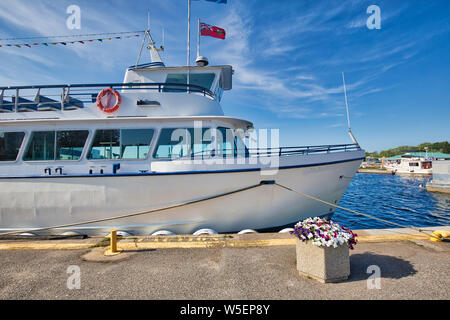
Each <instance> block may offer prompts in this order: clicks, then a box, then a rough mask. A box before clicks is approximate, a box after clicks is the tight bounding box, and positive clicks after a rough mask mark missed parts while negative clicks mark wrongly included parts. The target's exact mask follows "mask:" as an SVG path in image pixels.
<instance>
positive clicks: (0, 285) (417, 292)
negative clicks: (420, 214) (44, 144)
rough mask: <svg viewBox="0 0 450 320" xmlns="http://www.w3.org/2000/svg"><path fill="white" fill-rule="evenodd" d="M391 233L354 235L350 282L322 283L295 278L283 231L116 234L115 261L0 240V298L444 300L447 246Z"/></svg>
mask: <svg viewBox="0 0 450 320" xmlns="http://www.w3.org/2000/svg"><path fill="white" fill-rule="evenodd" d="M433 229H434V230H436V229H437V228H433ZM438 229H440V230H450V228H449V227H439V228H438ZM392 230H394V231H392ZM392 230H391V231H389V230H378V231H377V230H365V231H362V230H359V231H357V233H358V234H359V235H360V236H359V240H360V241H359V243H358V244H357V245H356V246H355V249H354V250H351V251H350V265H351V275H350V278H349V279H348V280H347V281H344V282H340V283H327V284H322V283H319V282H317V281H315V280H312V279H309V278H306V277H303V276H300V275H299V274H298V272H297V270H296V253H295V242H293V243H294V244H293V243H292V236H290V235H289V234H270V233H267V234H256V235H255V234H250V235H218V236H202V237H192V236H174V237H165V238H164V237H156V238H155V237H144V238H136V237H132V238H124V239H122V240H121V241H119V244H118V247H119V248H121V249H122V250H123V251H122V253H120V254H118V255H114V256H105V255H104V252H105V250H107V249H108V247H107V242H105V241H101V240H102V239H99V238H89V239H84V240H82V239H77V240H73V239H66V240H46V241H23V240H0V261H1V266H2V267H1V269H0V299H133V300H134V299H193V300H196V299H206V300H210V299H240V300H241V299H242V300H246V299H287V300H290V299H295V300H305V299H319V300H324V299H327V300H328V299H350V300H356V299H437V300H449V299H450V277H449V276H448V270H450V242H448V241H443V242H430V241H429V240H428V239H427V238H428V237H427V236H425V235H422V234H417V233H416V232H414V231H406V230H399V229H392ZM399 232H400V233H401V234H400V235H399ZM399 237H400V238H399ZM55 241H56V242H55ZM21 243H22V245H21ZM25 243H28V244H29V246H28V247H27V246H24V244H25ZM32 244H33V245H32ZM39 244H41V245H39ZM75 244H77V245H78V247H77V246H75ZM46 246H47V247H46ZM51 246H53V248H51V249H49V247H51ZM374 266H375V267H374ZM377 268H379V269H377ZM373 270H379V271H380V278H379V282H378V283H377V281H375V280H374V279H373V277H374V271H373ZM78 275H79V277H78ZM75 277H76V278H75ZM78 279H79V282H78Z"/></svg>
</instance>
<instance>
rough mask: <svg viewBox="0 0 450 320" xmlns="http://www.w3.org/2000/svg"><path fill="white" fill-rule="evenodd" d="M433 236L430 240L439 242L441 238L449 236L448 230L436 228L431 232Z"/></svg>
mask: <svg viewBox="0 0 450 320" xmlns="http://www.w3.org/2000/svg"><path fill="white" fill-rule="evenodd" d="M432 235H433V237H430V241H433V242H441V241H442V239H444V238H448V237H450V232H449V231H445V230H436V231H434V232H433V233H432Z"/></svg>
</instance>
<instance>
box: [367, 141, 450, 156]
mask: <svg viewBox="0 0 450 320" xmlns="http://www.w3.org/2000/svg"><path fill="white" fill-rule="evenodd" d="M426 148H428V152H442V153H448V154H450V143H448V141H442V142H434V143H431V142H424V143H421V144H419V145H418V146H400V147H396V148H391V149H387V150H383V151H380V152H377V151H374V152H366V156H371V157H374V158H377V159H378V158H382V157H386V158H388V157H392V156H396V155H398V154H403V153H406V152H425V151H427V149H426Z"/></svg>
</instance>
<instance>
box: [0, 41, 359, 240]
mask: <svg viewBox="0 0 450 320" xmlns="http://www.w3.org/2000/svg"><path fill="white" fill-rule="evenodd" d="M150 50H151V56H152V57H153V61H152V62H151V63H147V64H143V65H135V66H131V67H128V68H127V69H126V72H125V78H124V81H123V82H121V83H100V84H76V85H54V86H49V85H46V86H21V87H1V88H0V92H1V96H0V232H1V233H7V232H12V231H21V232H25V231H27V232H32V233H34V234H60V233H64V232H69V231H70V232H78V233H81V234H87V235H104V234H106V233H108V232H109V231H110V230H111V229H118V230H120V231H122V232H127V233H129V234H135V235H150V234H154V233H156V234H171V233H175V234H188V233H194V232H195V231H198V230H201V229H209V230H213V231H216V232H220V233H224V232H237V231H240V230H244V229H253V230H266V229H274V228H279V229H282V228H283V227H284V226H286V225H287V226H292V225H294V223H296V222H297V221H299V220H302V219H305V218H306V217H311V216H331V215H332V214H333V211H334V208H333V207H330V206H329V205H326V204H323V203H320V202H316V201H313V200H311V199H308V198H303V197H301V196H299V195H298V194H295V193H293V192H289V191H288V190H286V189H283V188H281V187H279V186H277V185H276V184H275V182H276V183H279V184H281V185H284V186H287V187H289V188H292V189H295V190H299V191H301V192H303V193H306V194H308V195H312V196H314V197H317V198H319V199H322V200H325V201H328V202H331V203H333V204H337V203H338V202H339V201H340V199H341V197H342V195H343V193H344V192H345V190H346V188H347V186H348V184H349V183H350V181H351V178H352V177H353V176H354V175H355V173H356V171H357V169H358V167H359V165H360V163H361V161H362V160H363V159H364V150H362V149H361V148H360V146H359V145H358V144H357V143H354V144H341V145H321V146H303V147H280V148H273V147H272V148H252V147H251V145H249V142H248V141H249V139H250V137H251V134H252V130H253V125H252V123H251V122H249V121H247V120H243V119H238V118H233V117H227V116H225V115H224V113H223V111H222V108H221V105H220V100H221V97H222V93H223V92H224V91H226V90H230V89H231V88H232V74H233V70H232V67H231V66H227V65H224V66H195V67H186V66H183V67H166V66H165V65H164V63H163V62H162V61H161V59H160V57H159V54H158V52H157V51H156V49H155V47H154V43H153V41H152V40H151V42H150ZM205 198H208V200H205ZM156 209H164V210H156ZM88 222H89V223H88ZM53 226H64V227H59V228H50V227H53ZM42 228H44V230H42ZM279 229H278V230H279Z"/></svg>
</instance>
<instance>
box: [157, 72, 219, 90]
mask: <svg viewBox="0 0 450 320" xmlns="http://www.w3.org/2000/svg"><path fill="white" fill-rule="evenodd" d="M215 76H216V75H215V74H214V73H190V74H189V83H190V84H193V85H196V86H199V87H202V88H205V89H207V90H211V86H212V84H213V81H214V78H215ZM166 83H176V84H187V74H186V73H170V74H168V75H167V78H166ZM192 91H195V89H192ZM163 92H186V87H184V86H164V88H163Z"/></svg>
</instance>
